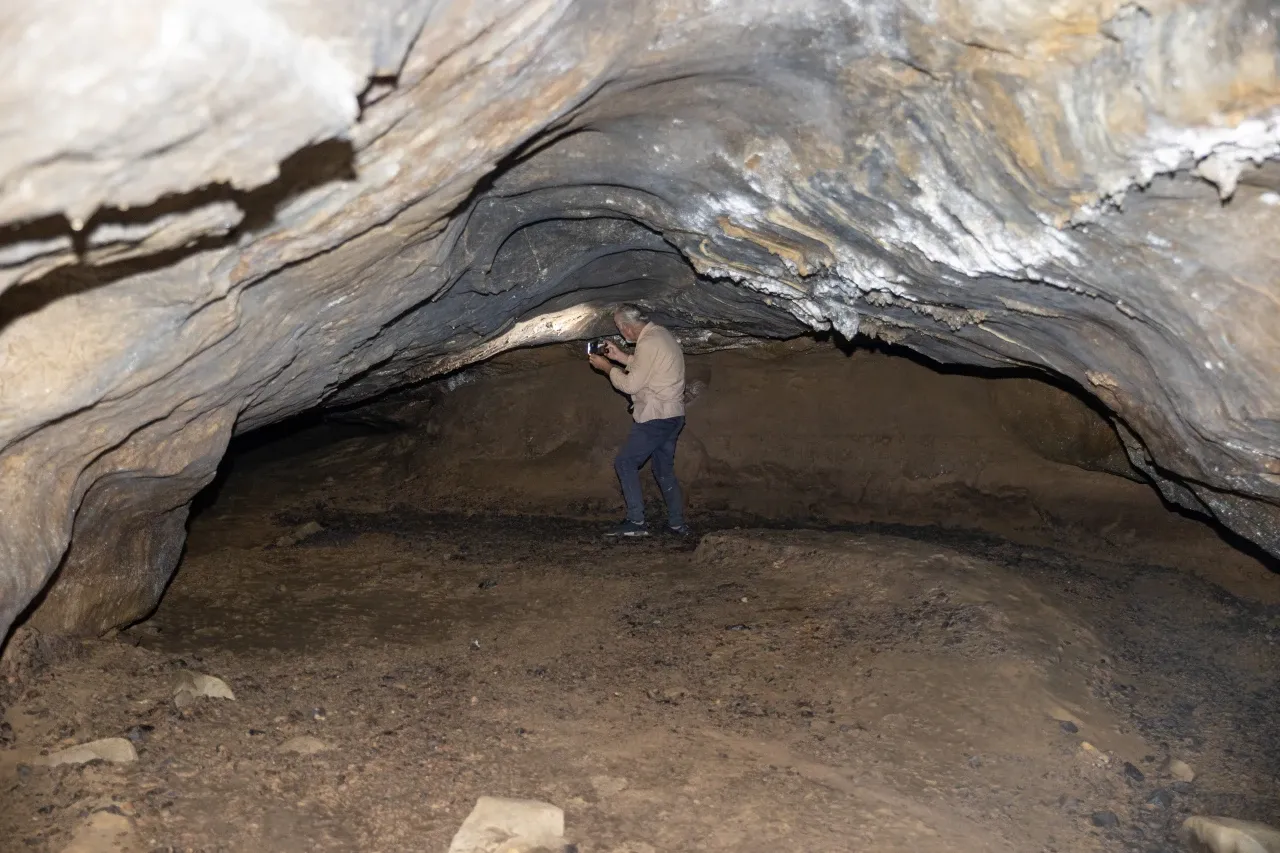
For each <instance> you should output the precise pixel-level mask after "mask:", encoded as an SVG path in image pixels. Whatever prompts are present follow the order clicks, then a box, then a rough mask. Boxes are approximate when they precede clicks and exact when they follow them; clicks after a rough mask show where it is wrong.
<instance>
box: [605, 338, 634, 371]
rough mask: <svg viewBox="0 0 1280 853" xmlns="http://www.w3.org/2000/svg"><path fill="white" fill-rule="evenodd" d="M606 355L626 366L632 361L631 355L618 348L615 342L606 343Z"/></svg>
mask: <svg viewBox="0 0 1280 853" xmlns="http://www.w3.org/2000/svg"><path fill="white" fill-rule="evenodd" d="M604 354H605V355H606V356H607V357H609V358H610V359H612V360H614V361H616V362H618V363H619V364H621V365H624V366H625V365H627V364H628V363H630V361H631V353H629V352H627V351H626V350H624V349H623V348H622V347H620V346H617V345H616V344H614V342H613V341H605V342H604Z"/></svg>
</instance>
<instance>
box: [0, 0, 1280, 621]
mask: <svg viewBox="0 0 1280 853" xmlns="http://www.w3.org/2000/svg"><path fill="white" fill-rule="evenodd" d="M10 7H11V8H10V10H9V11H10V14H9V15H6V16H5V18H4V24H3V26H4V34H5V36H6V44H7V45H10V48H9V49H7V50H6V51H5V54H4V56H3V57H0V68H3V70H4V71H5V74H4V75H3V76H2V77H0V92H3V101H4V103H5V106H6V109H5V110H3V111H2V113H0V115H2V116H3V117H2V118H0V123H3V127H4V131H5V138H6V140H7V142H6V145H5V146H4V147H3V150H0V186H3V192H0V221H4V222H6V223H8V224H10V226H11V227H10V228H9V229H8V230H7V231H6V232H5V236H4V237H3V242H0V288H4V290H3V292H0V353H3V361H0V402H2V403H3V405H2V406H0V507H2V508H3V509H2V511H0V628H4V627H5V626H7V625H9V624H10V623H11V622H12V621H13V619H14V618H15V617H16V616H17V615H18V614H19V613H20V612H21V611H22V610H23V609H24V608H26V607H27V606H28V605H29V603H30V602H31V601H32V600H33V598H34V597H35V596H36V595H37V594H38V593H39V592H40V591H41V590H42V589H43V588H44V587H45V585H46V583H47V582H48V580H49V579H50V578H51V577H52V576H53V575H54V573H55V572H58V571H59V568H60V567H61V572H62V576H63V577H64V578H65V583H66V584H67V588H66V590H65V591H62V592H59V590H58V587H57V585H55V587H54V588H53V589H51V590H50V592H49V595H48V598H47V599H46V602H45V604H44V605H43V606H42V609H44V608H47V612H45V613H43V615H41V616H40V617H39V618H40V619H41V620H43V621H45V622H46V623H47V624H50V625H57V626H59V627H60V628H62V629H64V630H69V631H97V630H101V629H103V628H105V627H108V626H110V625H112V624H118V623H120V622H122V621H127V620H128V619H130V618H134V617H135V616H136V615H137V614H139V613H142V612H145V611H146V610H147V609H148V608H149V607H150V606H152V605H153V604H154V601H155V598H156V596H157V595H158V593H159V590H160V589H162V587H163V582H164V579H165V578H167V576H168V573H169V572H170V571H171V570H172V567H173V565H174V561H175V560H176V556H177V553H178V549H179V546H180V542H179V541H177V540H178V539H179V538H180V535H181V534H180V527H181V523H180V521H179V519H180V518H181V515H182V513H183V512H184V509H183V507H184V506H185V501H186V500H187V499H189V497H190V496H191V495H192V494H194V492H195V491H196V490H198V489H199V488H200V487H201V485H202V484H203V483H204V482H206V481H207V480H208V479H209V478H210V477H211V476H212V475H213V472H214V469H215V467H216V464H217V459H218V458H219V456H220V454H221V452H222V451H223V449H224V448H225V443H226V441H227V438H228V436H229V435H230V434H231V433H232V431H233V430H239V431H244V430H248V429H252V428H254V427H257V426H261V425H264V424H267V423H271V422H273V421H277V420H279V419H281V418H284V417H287V416H289V415H291V414H294V413H297V412H299V411H302V410H305V409H307V408H309V407H312V406H315V405H317V404H322V403H331V404H332V403H343V402H353V401H356V400H359V399H362V398H365V397H368V396H371V395H374V394H376V393H379V392H381V391H384V390H387V389H389V388H393V387H396V386H397V385H400V384H403V383H407V382H413V381H419V380H421V379H424V378H427V377H430V376H433V375H437V374H440V373H443V372H447V371H449V370H453V369H456V368H458V367H460V366H463V365H465V364H468V363H471V362H473V361H476V360H478V359H482V358H486V357H489V356H491V355H493V354H495V353H498V352H501V351H503V350H505V349H509V348H512V347H516V346H521V345H526V344H536V343H544V342H547V341H553V340H564V339H573V338H577V337H581V336H584V335H587V334H590V333H593V332H595V331H597V330H599V329H601V328H603V326H604V324H605V323H606V322H607V320H606V319H605V318H604V317H603V316H601V314H600V312H599V311H598V310H596V308H595V306H600V305H603V304H605V303H608V302H610V301H613V300H617V299H622V298H626V299H637V300H640V301H642V302H644V303H645V304H648V305H650V306H651V307H652V308H653V309H654V310H655V311H656V312H657V313H658V315H659V316H660V317H661V318H662V319H664V320H665V321H667V322H670V323H672V324H673V325H677V326H682V327H685V328H689V329H701V330H704V331H705V333H706V334H707V335H708V341H709V342H715V341H723V340H731V339H732V337H733V336H734V335H742V334H747V335H755V336H786V335H792V334H795V333H797V332H799V331H801V330H803V329H806V328H812V329H834V330H835V331H837V332H839V333H840V334H843V335H845V336H849V337H851V336H852V335H853V334H854V333H855V332H858V331H861V332H864V333H870V334H873V335H878V336H881V337H884V338H886V339H889V340H891V341H894V342H899V343H902V344H905V345H906V346H909V347H912V348H914V349H916V350H918V351H920V352H922V353H925V354H927V355H929V356H930V357H933V358H935V359H938V360H940V361H950V362H959V363H967V364H977V365H986V366H1013V365H1016V366H1031V367H1036V368H1042V369H1045V370H1048V371H1052V372H1054V373H1057V374H1060V375H1062V376H1064V377H1066V378H1067V379H1068V380H1069V381H1071V382H1074V383H1077V384H1079V385H1080V386H1081V387H1084V388H1087V389H1089V390H1091V391H1092V393H1094V394H1096V395H1097V397H1098V399H1099V400H1100V401H1101V402H1102V403H1103V404H1104V405H1105V406H1106V407H1107V408H1108V409H1110V410H1111V411H1112V412H1113V413H1114V417H1115V419H1116V421H1117V424H1118V427H1119V429H1120V431H1121V433H1122V434H1123V435H1124V436H1125V439H1126V442H1127V445H1128V450H1129V454H1130V457H1131V459H1132V460H1133V461H1134V463H1135V464H1136V465H1137V466H1139V467H1140V468H1142V469H1143V470H1144V471H1145V472H1146V474H1147V476H1149V477H1150V478H1151V479H1152V481H1153V482H1154V483H1156V484H1157V486H1158V487H1159V488H1160V489H1161V490H1162V492H1163V493H1164V494H1165V495H1166V496H1167V497H1168V498H1169V499H1170V500H1172V501H1175V502H1178V503H1181V504H1183V505H1185V506H1188V507H1190V508H1193V509H1196V510H1199V511H1203V512H1208V513H1212V514H1214V515H1215V516H1217V517H1218V518H1219V519H1220V520H1221V521H1222V522H1223V523H1225V524H1227V525H1228V526H1230V527H1232V528H1233V529H1235V530H1236V531H1238V532H1239V533H1241V534H1242V535H1244V536H1246V537H1248V538H1250V539H1252V540H1253V541H1255V542H1257V543H1259V544H1260V545H1262V546H1263V547H1265V548H1268V549H1270V550H1271V551H1272V552H1273V553H1280V525H1278V524H1277V520H1278V519H1280V510H1278V509H1277V507H1278V506H1280V458H1278V457H1277V448H1278V447H1280V391H1278V390H1277V387H1278V386H1277V383H1276V382H1275V381H1274V380H1275V369H1274V365H1275V364H1276V356H1277V355H1280V343H1278V336H1280V332H1278V331H1277V330H1278V329H1280V324H1278V323H1277V322H1276V320H1277V315H1278V313H1280V312H1278V311H1277V290H1278V288H1277V285H1276V283H1275V281H1274V272H1273V271H1274V270H1275V269H1276V268H1277V264H1276V261H1277V260H1278V258H1277V257H1276V256H1277V254H1278V253H1280V249H1278V248H1277V247H1276V245H1275V243H1274V241H1270V240H1266V239H1259V235H1265V234H1267V233H1269V232H1270V231H1271V230H1273V229H1274V228H1275V226H1276V225H1277V224H1280V223H1278V222H1277V217H1280V197H1278V196H1277V194H1276V190H1277V189H1280V180H1278V179H1277V176H1278V175H1280V173H1278V172H1277V171H1276V167H1275V165H1274V163H1272V162H1271V161H1272V160H1273V159H1274V158H1275V156H1276V154H1277V152H1278V151H1280V117H1278V114H1277V112H1276V106H1277V103H1278V102H1280V84H1278V83H1277V74H1276V53H1277V51H1276V38H1277V36H1276V34H1277V21H1276V16H1277V9H1276V7H1275V6H1274V4H1272V3H1269V2H1266V0H1231V1H1230V2H1225V3H1223V2H1176V0H1164V2H1151V3H1146V4H1143V5H1142V6H1139V5H1136V4H1131V3H1120V2H1113V0H1068V2H1053V3H1050V2H1039V1H1038V0H935V2H922V0H897V2H891V1H890V0H877V2H871V3H866V4H845V3H840V2H836V1H835V0H806V2H800V3H795V2H789V3H777V2H771V0H748V2H742V3H732V4H726V3H720V2H713V0H671V1H670V2H662V3H657V4H630V3H623V2H572V0H540V1H539V0H506V2H493V3H485V4H471V3H465V2H448V0H446V1H445V2H427V1H426V0H399V2H396V3H389V4H378V5H377V6H376V7H372V8H371V7H368V6H367V5H366V4H356V3H354V2H351V0H346V2H343V0H326V2H322V3H300V2H294V0H244V2H242V3H238V4H236V7H235V10H234V13H233V14H227V13H226V12H224V11H222V10H221V9H215V8H213V7H211V6H208V5H206V4H202V3H198V2H193V1H191V2H167V1H166V0H150V2H147V3H145V4H143V5H142V6H134V7H131V8H130V11H129V13H128V14H121V13H120V12H119V10H118V8H117V7H115V6H112V5H109V4H107V3H105V2H94V3H88V4H85V3H76V4H74V5H72V4H71V3H70V2H51V3H44V4H35V5H19V4H17V3H10ZM59 583H63V581H59ZM85 596H90V597H96V599H97V601H98V603H96V604H95V603H92V602H90V601H88V600H87V599H86V598H85Z"/></svg>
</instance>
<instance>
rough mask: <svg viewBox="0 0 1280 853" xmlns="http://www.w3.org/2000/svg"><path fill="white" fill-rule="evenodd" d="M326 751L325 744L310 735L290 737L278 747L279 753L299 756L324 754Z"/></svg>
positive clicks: (326, 745) (327, 747) (326, 746)
mask: <svg viewBox="0 0 1280 853" xmlns="http://www.w3.org/2000/svg"><path fill="white" fill-rule="evenodd" d="M328 749H329V745H328V744H327V743H325V742H324V741H322V740H320V739H319V738H314V737H311V736H310V735H300V736H299V737H291V738H289V739H288V740H287V741H285V742H284V743H282V744H280V747H279V750H280V752H296V753H298V754H299V755H315V754H316V753H317V752H325V751H326V750H328Z"/></svg>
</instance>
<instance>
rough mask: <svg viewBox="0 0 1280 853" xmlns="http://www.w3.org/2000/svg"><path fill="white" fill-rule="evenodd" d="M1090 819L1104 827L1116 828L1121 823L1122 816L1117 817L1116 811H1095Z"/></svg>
mask: <svg viewBox="0 0 1280 853" xmlns="http://www.w3.org/2000/svg"><path fill="white" fill-rule="evenodd" d="M1089 820H1090V821H1092V822H1093V825H1094V826H1097V827H1101V828H1102V829H1114V828H1116V827H1117V826H1119V825H1120V818H1118V817H1116V813H1115V812H1094V813H1093V814H1092V815H1090V816H1089Z"/></svg>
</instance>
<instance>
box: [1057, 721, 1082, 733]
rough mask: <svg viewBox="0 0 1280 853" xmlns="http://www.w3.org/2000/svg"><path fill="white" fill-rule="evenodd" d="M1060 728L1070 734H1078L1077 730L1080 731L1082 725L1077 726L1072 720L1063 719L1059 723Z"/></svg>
mask: <svg viewBox="0 0 1280 853" xmlns="http://www.w3.org/2000/svg"><path fill="white" fill-rule="evenodd" d="M1058 728H1060V729H1062V730H1063V731H1064V732H1066V733H1067V734H1069V735H1073V734H1076V733H1077V732H1079V731H1080V727H1079V726H1077V725H1076V724H1075V723H1073V722H1071V721H1070V720H1063V721H1061V722H1060V723H1058Z"/></svg>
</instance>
